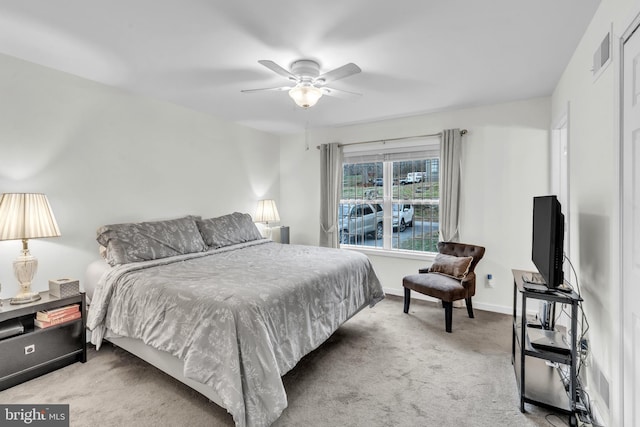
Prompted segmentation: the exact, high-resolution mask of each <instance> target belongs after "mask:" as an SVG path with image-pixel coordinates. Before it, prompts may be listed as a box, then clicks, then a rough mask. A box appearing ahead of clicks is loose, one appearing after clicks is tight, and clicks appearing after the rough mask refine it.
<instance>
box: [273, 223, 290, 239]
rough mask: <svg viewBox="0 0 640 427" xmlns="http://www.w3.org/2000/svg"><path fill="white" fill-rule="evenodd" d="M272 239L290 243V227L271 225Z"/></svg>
mask: <svg viewBox="0 0 640 427" xmlns="http://www.w3.org/2000/svg"><path fill="white" fill-rule="evenodd" d="M271 240H273V241H274V242H277V243H289V227H284V226H280V227H271Z"/></svg>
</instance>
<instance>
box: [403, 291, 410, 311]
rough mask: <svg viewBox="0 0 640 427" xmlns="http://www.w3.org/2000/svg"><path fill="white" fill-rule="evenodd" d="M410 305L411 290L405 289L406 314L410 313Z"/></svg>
mask: <svg viewBox="0 0 640 427" xmlns="http://www.w3.org/2000/svg"><path fill="white" fill-rule="evenodd" d="M409 304H411V289H409V288H404V312H405V313H408V312H409Z"/></svg>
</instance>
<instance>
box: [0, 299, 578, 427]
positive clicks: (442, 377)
mask: <svg viewBox="0 0 640 427" xmlns="http://www.w3.org/2000/svg"><path fill="white" fill-rule="evenodd" d="M475 314H476V317H475V319H469V318H468V317H467V312H466V309H464V308H463V309H456V310H454V313H453V333H451V334H448V333H446V332H445V331H444V311H443V309H442V308H441V305H439V304H436V303H432V302H425V301H419V300H414V301H412V303H411V310H410V313H409V314H404V313H403V311H402V299H401V298H398V297H392V296H388V297H387V298H386V299H385V300H384V301H382V302H381V303H379V304H378V305H376V306H375V307H374V308H372V309H369V308H366V309H364V310H363V311H361V312H360V313H359V314H357V315H356V316H355V317H354V318H353V319H351V320H349V321H348V322H347V323H346V324H344V325H343V326H342V327H341V328H340V329H339V330H338V331H336V332H335V333H334V334H333V335H332V336H331V337H330V338H329V340H327V342H325V343H324V344H323V345H322V346H320V348H318V349H317V350H315V351H314V352H312V353H311V354H309V355H307V356H306V357H305V358H303V359H302V360H301V361H300V362H299V363H298V365H297V366H296V367H295V368H294V369H293V370H292V371H290V372H289V373H287V374H286V375H285V376H284V377H283V381H284V385H285V389H286V391H287V396H288V400H289V406H288V408H286V409H285V410H284V412H283V413H282V415H281V417H280V418H279V419H278V420H277V421H276V422H275V423H274V424H273V425H274V426H278V427H283V426H353V427H359V426H407V427H413V426H474V427H476V426H480V427H482V426H487V427H494V426H551V425H557V426H560V425H565V423H566V417H564V416H562V418H559V417H558V416H557V415H555V414H553V415H550V413H551V411H549V410H546V409H541V408H537V407H536V406H532V405H526V409H527V413H524V414H523V413H521V412H520V410H519V404H518V391H517V386H516V381H515V377H514V372H513V366H512V365H511V325H512V321H511V316H507V315H503V314H497V313H490V312H486V311H481V310H475ZM0 402H2V403H30V404H42V403H44V404H46V403H68V404H70V412H71V413H70V418H71V426H81V427H84V426H154V427H158V426H233V420H232V418H231V416H230V415H229V414H228V413H227V412H226V410H224V409H223V408H220V407H219V406H217V405H215V404H213V403H210V402H209V401H208V400H207V399H206V398H205V397H203V396H202V395H200V394H198V393H196V392H194V391H192V390H191V389H190V388H188V387H186V386H185V385H183V384H182V383H180V382H178V381H176V380H174V379H173V378H171V377H169V376H167V375H165V374H164V373H162V372H161V371H159V370H157V369H156V368H154V367H152V366H151V365H149V364H147V363H145V362H144V361H142V360H140V359H138V358H136V357H135V356H132V355H130V354H129V353H127V352H125V351H123V350H121V349H118V348H114V347H112V346H111V345H105V346H103V348H101V349H100V351H95V348H93V347H90V350H89V354H88V361H87V363H85V364H81V363H75V364H73V365H70V366H67V367H65V368H63V369H60V370H58V371H55V372H52V373H50V374H47V375H44V376H42V377H40V378H37V379H34V380H31V381H28V382H26V383H23V384H20V385H18V386H15V387H13V388H10V389H8V390H4V391H2V392H0ZM547 419H549V420H550V421H552V423H550V422H549V421H548V420H547Z"/></svg>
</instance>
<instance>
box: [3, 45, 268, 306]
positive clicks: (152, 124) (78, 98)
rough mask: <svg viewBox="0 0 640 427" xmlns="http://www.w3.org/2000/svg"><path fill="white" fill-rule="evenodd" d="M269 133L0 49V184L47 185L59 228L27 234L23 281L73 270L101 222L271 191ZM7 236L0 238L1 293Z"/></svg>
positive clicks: (199, 208)
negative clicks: (30, 262) (32, 268)
mask: <svg viewBox="0 0 640 427" xmlns="http://www.w3.org/2000/svg"><path fill="white" fill-rule="evenodd" d="M278 141H279V140H278V138H277V137H276V136H273V135H269V134H266V133H262V132H258V131H255V130H252V129H249V128H245V127H242V126H239V125H235V124H231V123H227V122H224V121H221V120H218V119H215V118H212V117H211V116H207V115H204V114H201V113H197V112H194V111H190V110H187V109H184V108H181V107H178V106H175V105H172V104H169V103H164V102H161V101H155V100H151V99H148V98H143V97H140V96H135V95H132V94H129V93H125V92H122V91H119V90H116V89H113V88H110V87H107V86H103V85H100V84H97V83H94V82H90V81H87V80H83V79H80V78H77V77H74V76H71V75H69V74H65V73H61V72H57V71H54V70H51V69H48V68H44V67H41V66H37V65H34V64H30V63H27V62H24V61H20V60H17V59H15V58H11V57H7V56H3V55H0V193H3V192H42V193H45V194H47V196H48V198H49V201H50V203H51V205H52V208H53V210H54V214H55V216H56V219H57V221H58V225H59V226H60V230H61V232H62V237H59V238H52V239H40V240H32V241H30V243H29V246H30V249H31V253H32V254H33V255H34V256H36V257H37V258H38V259H39V263H40V266H39V271H38V274H37V276H36V280H35V282H34V284H33V289H35V290H46V289H47V288H48V279H53V278H60V277H75V278H78V279H82V277H83V275H84V270H85V267H86V265H87V264H88V263H89V262H90V261H92V260H94V259H97V258H98V249H97V244H96V242H95V230H96V228H97V227H98V226H100V225H102V224H108V223H116V222H125V221H141V220H151V219H163V218H173V217H177V216H181V215H185V214H197V215H202V216H204V217H209V216H216V215H222V214H226V213H230V212H233V211H242V212H249V213H251V214H253V211H254V209H255V205H256V201H257V200H258V199H260V198H262V197H263V196H268V197H269V198H275V199H278V198H279V187H280V182H279V172H280V166H279V154H278V153H279V144H278ZM20 248H21V244H20V242H19V241H4V242H0V283H1V284H2V292H1V294H0V295H1V296H2V298H8V297H11V296H13V295H15V294H16V293H17V291H18V286H17V282H16V280H15V278H14V277H13V272H12V269H11V262H12V260H13V259H14V258H16V256H17V255H18V254H19V251H20Z"/></svg>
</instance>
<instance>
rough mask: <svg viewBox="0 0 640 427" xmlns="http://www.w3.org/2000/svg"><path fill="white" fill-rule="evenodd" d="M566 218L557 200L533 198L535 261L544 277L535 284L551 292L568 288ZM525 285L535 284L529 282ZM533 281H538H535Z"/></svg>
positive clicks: (533, 248)
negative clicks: (564, 250) (565, 251)
mask: <svg viewBox="0 0 640 427" xmlns="http://www.w3.org/2000/svg"><path fill="white" fill-rule="evenodd" d="M563 243H564V215H563V214H562V206H560V202H559V201H558V199H557V198H556V196H537V197H534V198H533V239H532V245H531V260H532V261H533V263H534V264H535V266H536V268H537V269H538V272H539V274H540V277H539V278H538V279H539V280H537V281H536V282H533V284H536V285H542V284H544V285H546V287H547V288H548V289H551V290H556V289H558V290H561V289H560V288H563V287H564V274H563V272H562V264H563V261H564V252H563ZM523 280H524V281H525V282H528V283H531V282H529V281H528V280H525V279H524V278H523ZM531 280H534V278H532V279H531Z"/></svg>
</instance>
